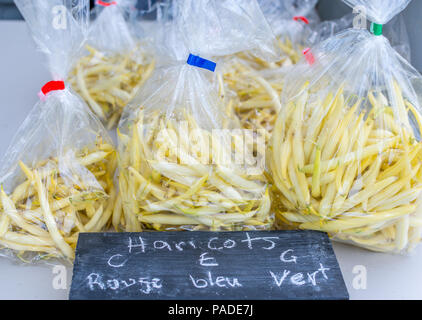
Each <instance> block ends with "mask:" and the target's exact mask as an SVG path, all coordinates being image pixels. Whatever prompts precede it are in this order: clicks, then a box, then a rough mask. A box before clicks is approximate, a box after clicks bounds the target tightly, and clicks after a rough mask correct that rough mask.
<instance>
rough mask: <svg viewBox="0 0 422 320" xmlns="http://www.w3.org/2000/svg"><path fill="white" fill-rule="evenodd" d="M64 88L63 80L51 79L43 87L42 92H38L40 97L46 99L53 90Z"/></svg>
mask: <svg viewBox="0 0 422 320" xmlns="http://www.w3.org/2000/svg"><path fill="white" fill-rule="evenodd" d="M64 89H65V85H64V82H63V81H49V82H47V83H46V84H45V85H44V86H43V87H42V88H41V92H40V93H39V94H38V96H39V97H40V99H41V100H43V101H44V100H45V98H46V96H47V94H48V93H50V92H51V91H56V90H64Z"/></svg>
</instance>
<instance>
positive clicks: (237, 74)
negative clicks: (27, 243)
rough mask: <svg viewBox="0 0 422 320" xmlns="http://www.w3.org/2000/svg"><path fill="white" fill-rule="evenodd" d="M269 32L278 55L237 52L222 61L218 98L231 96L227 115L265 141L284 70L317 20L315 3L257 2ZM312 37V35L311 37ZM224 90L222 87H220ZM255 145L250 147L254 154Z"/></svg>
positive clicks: (276, 109) (306, 0) (295, 58)
mask: <svg viewBox="0 0 422 320" xmlns="http://www.w3.org/2000/svg"><path fill="white" fill-rule="evenodd" d="M258 2H259V4H260V7H261V9H262V11H263V14H264V16H265V18H266V19H267V20H268V23H269V25H270V26H271V28H272V30H273V33H270V32H269V31H268V33H267V36H266V38H267V39H274V34H275V36H276V37H277V38H276V39H275V40H274V44H275V45H277V47H279V48H277V49H279V50H275V51H276V52H278V54H279V56H278V57H277V58H275V59H274V58H272V57H270V58H272V59H268V57H267V59H263V58H260V57H257V56H256V55H254V54H253V53H251V52H239V53H237V54H236V55H233V56H229V57H226V58H225V61H224V67H223V68H222V75H219V76H220V78H221V80H220V84H221V88H220V92H221V95H224V96H227V95H228V93H231V94H232V95H233V96H234V99H233V103H231V104H227V107H228V110H227V114H228V116H229V117H231V118H233V119H234V120H235V121H238V122H239V124H240V126H241V127H242V128H245V129H251V130H256V131H257V132H258V133H257V134H260V135H262V136H260V138H263V139H264V140H265V141H266V142H268V140H269V138H270V135H271V132H272V130H273V127H274V123H275V119H276V115H277V113H278V112H279V111H280V107H281V104H280V98H279V97H280V95H281V92H282V89H283V81H284V76H285V74H286V72H288V70H286V69H288V67H290V66H292V65H293V64H295V63H296V62H297V61H298V60H299V58H300V57H301V56H302V51H303V49H305V48H306V46H308V45H309V44H308V42H307V39H308V38H310V35H311V32H312V28H311V26H314V25H315V24H316V23H317V22H318V21H319V18H318V15H317V14H316V12H315V4H316V2H317V1H316V0H301V1H297V0H288V1H285V0H284V1H283V0H271V1H267V0H265V1H258ZM314 37H315V38H316V35H315V36H314ZM224 87H226V88H224ZM257 149H258V148H257V146H256V145H255V146H254V150H255V152H256V151H257Z"/></svg>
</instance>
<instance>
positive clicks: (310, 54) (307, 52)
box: [303, 48, 315, 65]
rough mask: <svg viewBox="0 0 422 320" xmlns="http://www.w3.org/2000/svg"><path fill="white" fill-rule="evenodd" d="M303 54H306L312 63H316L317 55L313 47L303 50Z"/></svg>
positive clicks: (307, 59)
mask: <svg viewBox="0 0 422 320" xmlns="http://www.w3.org/2000/svg"><path fill="white" fill-rule="evenodd" d="M303 55H304V56H305V58H306V61H308V63H309V64H310V65H313V64H314V63H315V57H314V55H313V54H312V52H311V48H307V49H305V50H303Z"/></svg>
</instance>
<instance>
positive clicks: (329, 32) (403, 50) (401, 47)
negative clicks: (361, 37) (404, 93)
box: [307, 13, 411, 61]
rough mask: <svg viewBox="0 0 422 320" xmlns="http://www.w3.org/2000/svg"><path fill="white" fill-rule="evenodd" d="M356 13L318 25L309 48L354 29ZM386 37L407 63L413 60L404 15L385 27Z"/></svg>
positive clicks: (309, 38) (310, 37) (312, 34)
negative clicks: (337, 34)
mask: <svg viewBox="0 0 422 320" xmlns="http://www.w3.org/2000/svg"><path fill="white" fill-rule="evenodd" d="M355 17H356V15H355V14H354V13H350V14H347V15H345V16H343V17H341V18H340V19H336V20H327V21H323V22H320V23H319V24H317V25H316V26H315V27H314V28H313V30H312V32H311V34H310V35H309V37H308V40H307V43H308V45H309V47H313V46H315V45H318V44H319V43H320V42H322V41H324V40H326V39H328V38H329V37H332V36H333V35H335V34H336V33H339V32H341V31H344V30H346V29H348V28H353V20H354V19H355ZM383 34H384V36H385V37H386V38H387V39H388V40H389V41H390V43H391V46H392V47H393V48H394V49H396V51H397V52H398V53H400V54H401V55H402V56H403V58H405V59H406V60H407V61H410V59H411V52H410V42H409V36H408V33H407V29H406V24H405V22H404V18H403V15H402V14H400V15H398V16H396V17H394V18H393V19H392V20H391V21H390V22H388V23H387V24H386V25H385V26H384V31H383Z"/></svg>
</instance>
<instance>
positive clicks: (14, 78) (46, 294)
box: [0, 21, 422, 299]
mask: <svg viewBox="0 0 422 320" xmlns="http://www.w3.org/2000/svg"><path fill="white" fill-rule="evenodd" d="M0 47H1V51H0V108H1V112H0V156H2V155H3V154H4V152H5V151H6V148H7V147H8V145H9V143H10V140H11V139H12V137H13V135H14V133H15V132H16V130H17V128H18V127H19V125H20V124H21V123H22V121H23V120H24V119H25V116H26V114H27V113H28V112H29V110H31V108H32V106H33V105H34V104H35V102H36V101H37V99H38V97H37V92H38V91H39V90H40V88H41V86H42V85H43V84H44V83H45V82H47V81H49V80H51V79H50V76H49V74H48V71H47V69H46V67H45V60H44V57H43V56H42V54H41V53H39V52H36V50H35V49H34V44H33V42H32V40H31V37H30V35H29V32H28V30H27V29H26V26H25V24H24V23H23V22H19V21H0ZM334 250H335V253H336V255H337V259H338V260H339V263H340V267H341V270H342V272H343V276H344V278H345V281H346V285H347V287H348V290H349V294H350V297H351V299H422V245H421V246H419V247H418V248H417V249H416V250H415V251H414V252H413V254H412V255H411V256H394V255H387V254H381V253H373V252H369V251H365V250H362V249H359V248H355V247H351V246H346V245H342V244H337V243H334ZM359 265H362V266H364V267H365V268H366V270H367V288H366V289H364V290H355V289H354V288H353V279H354V277H355V276H356V275H355V274H353V269H354V267H355V266H359ZM54 277H55V274H53V269H52V267H48V266H28V265H22V264H14V263H13V262H11V261H10V260H8V259H6V258H2V257H0V299H67V296H68V289H67V290H55V289H54V288H53V285H52V283H53V279H54ZM67 279H68V287H69V286H70V280H71V269H67Z"/></svg>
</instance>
